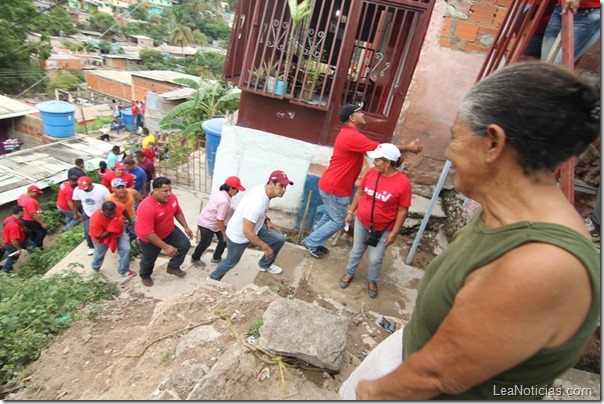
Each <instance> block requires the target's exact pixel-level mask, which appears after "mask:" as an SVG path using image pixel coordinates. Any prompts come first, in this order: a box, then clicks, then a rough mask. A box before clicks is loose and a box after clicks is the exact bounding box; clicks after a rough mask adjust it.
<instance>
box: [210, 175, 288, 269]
mask: <svg viewBox="0 0 604 404" xmlns="http://www.w3.org/2000/svg"><path fill="white" fill-rule="evenodd" d="M288 185H294V183H293V182H291V181H290V180H289V178H287V174H285V173H284V172H283V171H281V170H277V171H273V172H272V173H271V175H270V176H269V178H268V182H267V183H266V184H265V185H258V186H256V187H254V188H253V189H251V190H249V191H248V192H247V193H246V195H245V196H244V197H243V199H242V200H241V202H240V203H239V206H237V209H235V213H233V217H232V218H231V220H230V221H229V225H228V226H227V229H226V236H227V257H226V259H223V260H222V261H220V263H219V264H218V266H217V267H216V269H215V270H214V272H212V273H211V274H210V276H209V278H210V279H213V280H216V281H219V280H221V279H222V278H223V277H224V275H225V274H226V273H227V272H228V271H229V270H230V269H231V268H233V267H234V266H235V265H237V263H238V262H239V261H240V260H241V256H242V255H243V252H244V251H245V248H246V247H247V246H248V244H249V243H252V244H253V245H255V246H256V247H258V248H260V249H261V250H262V252H263V253H264V256H263V257H262V258H261V259H260V261H258V270H259V271H261V272H268V273H270V274H273V275H278V274H280V273H281V272H283V269H281V268H280V267H278V266H277V265H275V264H274V262H275V260H276V259H277V255H278V254H279V251H280V250H281V247H283V245H284V244H285V235H283V233H281V229H280V228H279V227H277V226H276V225H274V224H273V222H271V219H269V218H268V217H266V212H267V210H268V205H269V203H270V200H271V199H273V198H282V197H283V195H284V194H285V189H286V187H287V186H288Z"/></svg>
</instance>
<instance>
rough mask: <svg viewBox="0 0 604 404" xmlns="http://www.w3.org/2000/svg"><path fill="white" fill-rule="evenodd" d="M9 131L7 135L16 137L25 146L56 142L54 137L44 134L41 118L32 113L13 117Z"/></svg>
mask: <svg viewBox="0 0 604 404" xmlns="http://www.w3.org/2000/svg"><path fill="white" fill-rule="evenodd" d="M11 132H12V133H9V136H10V137H16V138H17V139H19V140H20V141H21V142H23V146H24V147H27V148H29V147H34V146H40V145H43V144H49V143H54V142H56V139H53V138H51V137H49V136H46V135H44V125H42V120H41V119H40V118H38V117H35V116H32V115H26V116H23V117H20V118H15V119H14V120H13V128H12V130H11Z"/></svg>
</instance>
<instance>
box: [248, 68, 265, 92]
mask: <svg viewBox="0 0 604 404" xmlns="http://www.w3.org/2000/svg"><path fill="white" fill-rule="evenodd" d="M248 73H249V74H250V87H254V86H256V85H258V88H260V89H262V88H264V79H265V75H266V73H265V70H264V64H262V65H260V66H258V67H253V68H251V69H250V70H249V71H248Z"/></svg>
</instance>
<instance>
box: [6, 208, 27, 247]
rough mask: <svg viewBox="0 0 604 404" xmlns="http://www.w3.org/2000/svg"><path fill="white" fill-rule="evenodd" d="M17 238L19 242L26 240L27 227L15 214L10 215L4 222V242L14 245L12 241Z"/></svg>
mask: <svg viewBox="0 0 604 404" xmlns="http://www.w3.org/2000/svg"><path fill="white" fill-rule="evenodd" d="M13 240H17V241H19V244H23V242H24V241H25V228H24V227H23V223H21V221H20V220H19V219H17V218H16V217H15V216H14V215H10V216H9V217H7V218H6V219H4V221H3V222H2V242H3V243H4V244H9V245H12V244H13V243H12V241H13Z"/></svg>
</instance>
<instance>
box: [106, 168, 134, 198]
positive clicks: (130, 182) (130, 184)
mask: <svg viewBox="0 0 604 404" xmlns="http://www.w3.org/2000/svg"><path fill="white" fill-rule="evenodd" d="M114 178H121V179H122V180H123V181H124V182H125V183H126V188H134V175H132V174H130V173H127V172H126V171H124V172H122V175H121V176H119V177H118V175H117V174H116V173H115V171H111V172H109V170H107V172H106V173H105V176H103V185H104V186H105V187H106V188H107V189H108V190H109V192H110V193H113V184H112V181H113V179H114Z"/></svg>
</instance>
